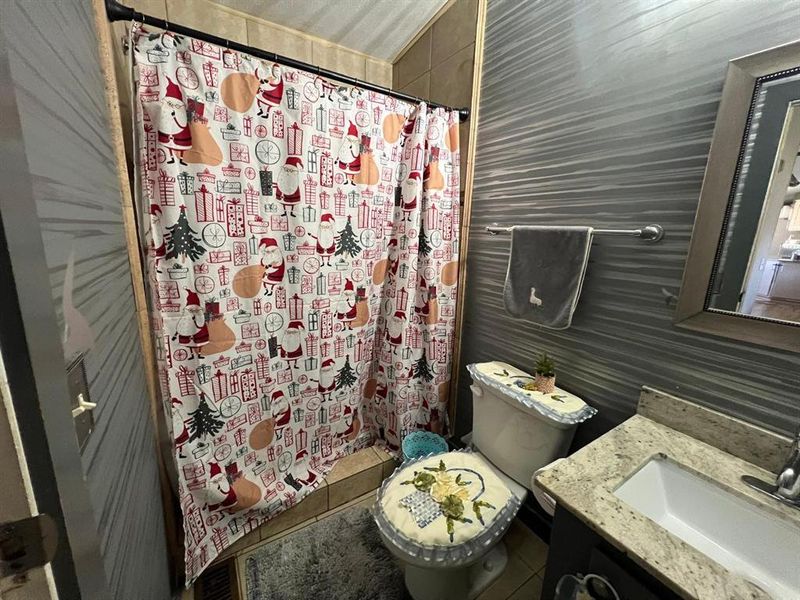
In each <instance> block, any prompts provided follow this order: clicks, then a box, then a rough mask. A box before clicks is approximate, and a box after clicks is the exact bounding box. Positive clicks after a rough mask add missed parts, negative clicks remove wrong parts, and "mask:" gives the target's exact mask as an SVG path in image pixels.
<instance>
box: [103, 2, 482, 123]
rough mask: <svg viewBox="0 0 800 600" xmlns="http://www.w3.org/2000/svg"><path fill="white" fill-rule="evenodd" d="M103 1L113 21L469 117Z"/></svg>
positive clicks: (466, 111) (465, 112) (461, 118)
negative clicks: (135, 24) (136, 23)
mask: <svg viewBox="0 0 800 600" xmlns="http://www.w3.org/2000/svg"><path fill="white" fill-rule="evenodd" d="M105 5H106V14H107V15H108V20H109V21H112V22H113V21H139V22H141V23H143V24H145V25H151V26H153V27H158V28H160V29H164V30H166V31H170V32H172V33H179V34H181V35H185V36H188V37H193V38H197V39H198V40H203V41H204V42H209V43H211V44H216V45H217V46H224V47H226V48H228V49H230V50H236V51H237V52H245V53H247V54H252V55H253V56H257V57H258V58H263V59H266V60H271V61H272V62H276V63H280V64H282V65H286V66H287V67H292V68H295V69H302V70H303V71H309V72H311V73H314V74H316V75H319V76H321V77H325V78H327V79H334V80H336V81H339V82H341V83H345V84H348V85H354V86H356V87H359V88H362V89H365V90H369V91H372V92H379V93H381V94H386V95H387V96H392V97H393V98H397V99H399V100H405V101H406V102H414V103H416V102H425V103H426V104H427V105H428V106H432V107H434V108H446V109H448V110H454V111H456V112H458V116H459V121H466V120H467V119H469V108H453V107H451V106H446V105H444V104H439V103H438V102H430V101H428V100H425V99H424V98H418V97H417V96H412V95H411V94H404V93H403V92H398V91H395V90H392V89H390V88H386V87H383V86H380V85H375V84H373V83H369V82H367V81H363V80H361V79H356V78H355V77H350V76H349V75H344V74H343V73H337V72H336V71H330V70H328V69H323V68H322V67H320V66H317V65H311V64H309V63H305V62H302V61H299V60H295V59H293V58H288V57H286V56H281V55H280V54H275V53H274V52H266V51H264V50H260V49H259V48H254V47H252V46H245V45H244V44H239V43H238V42H234V41H232V40H226V39H225V38H221V37H217V36H215V35H211V34H210V33H205V32H203V31H197V30H196V29H191V28H189V27H184V26H183V25H178V24H177V23H170V22H169V21H165V20H164V19H159V18H157V17H152V16H150V15H146V14H144V13H140V12H138V11H136V10H134V9H132V8H130V7H128V6H124V5H122V4H120V3H119V2H117V0H105Z"/></svg>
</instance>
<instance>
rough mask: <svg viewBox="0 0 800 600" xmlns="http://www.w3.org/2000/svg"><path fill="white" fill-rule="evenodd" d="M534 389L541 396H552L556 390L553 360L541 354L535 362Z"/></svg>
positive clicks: (545, 353) (545, 354)
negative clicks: (541, 394) (540, 393)
mask: <svg viewBox="0 0 800 600" xmlns="http://www.w3.org/2000/svg"><path fill="white" fill-rule="evenodd" d="M535 374H536V379H535V381H534V383H535V384H536V389H537V390H539V391H540V392H542V393H543V394H552V393H553V392H554V391H555V389H556V365H555V363H554V362H553V359H552V358H550V357H549V356H547V352H543V353H542V355H541V356H540V357H539V360H537V361H536V371H535Z"/></svg>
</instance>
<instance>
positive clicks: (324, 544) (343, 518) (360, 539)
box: [244, 506, 409, 600]
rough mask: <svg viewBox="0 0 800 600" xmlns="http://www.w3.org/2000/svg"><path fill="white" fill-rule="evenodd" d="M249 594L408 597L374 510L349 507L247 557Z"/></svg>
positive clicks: (301, 598)
mask: <svg viewBox="0 0 800 600" xmlns="http://www.w3.org/2000/svg"><path fill="white" fill-rule="evenodd" d="M244 569H245V598H246V599H247V600H309V599H314V600H317V599H319V600H323V599H324V600H350V599H352V600H367V599H369V600H407V599H408V598H409V596H408V595H407V592H406V591H405V585H404V584H403V572H402V571H401V570H400V568H399V566H398V565H397V563H396V562H395V560H394V558H393V557H392V555H391V554H390V553H389V551H388V550H387V549H386V547H385V546H384V545H383V542H381V538H380V535H379V533H378V528H377V526H376V525H375V521H373V519H372V515H371V514H370V512H369V510H367V509H366V508H363V507H361V506H354V507H352V508H347V509H344V510H342V511H340V512H338V513H334V514H333V515H331V516H329V517H326V518H324V519H321V520H320V521H317V522H316V523H313V524H312V525H309V526H308V527H304V528H303V529H300V530H298V531H295V532H294V533H290V534H289V535H286V536H284V537H282V538H280V539H278V540H275V541H274V542H271V543H269V544H266V545H264V546H261V547H259V548H257V549H255V550H253V551H252V552H251V553H250V554H248V555H246V556H245V557H244Z"/></svg>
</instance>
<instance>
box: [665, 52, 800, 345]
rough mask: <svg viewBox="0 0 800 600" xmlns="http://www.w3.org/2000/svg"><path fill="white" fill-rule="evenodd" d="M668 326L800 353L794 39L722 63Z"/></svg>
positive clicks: (799, 81)
mask: <svg viewBox="0 0 800 600" xmlns="http://www.w3.org/2000/svg"><path fill="white" fill-rule="evenodd" d="M675 324H676V325H678V326H679V327H686V328H689V329H694V330H698V331H703V332H706V333H711V334H714V335H719V336H723V337H729V338H735V339H739V340H743V341H747V342H752V343H756V344H762V345H765V346H771V347H774V348H782V349H785V350H792V351H795V352H798V351H800V42H794V43H792V44H787V45H785V46H779V47H777V48H772V49H770V50H766V51H764V52H759V53H757V54H752V55H749V56H745V57H742V58H737V59H735V60H732V61H730V63H729V64H728V72H727V75H726V78H725V86H724V88H723V91H722V99H721V101H720V107H719V112H718V113H717V120H716V125H715V126H714V136H713V139H712V142H711V150H710V152H709V157H708V164H707V165H706V172H705V177H704V179H703V187H702V190H701V193H700V204H699V206H698V209H697V216H696V218H695V223H694V229H693V231H692V240H691V243H690V246H689V255H688V257H687V261H686V268H685V269H684V274H683V283H682V285H681V292H680V296H679V298H678V306H677V309H676V313H675Z"/></svg>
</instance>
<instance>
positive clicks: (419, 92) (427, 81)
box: [400, 71, 431, 100]
mask: <svg viewBox="0 0 800 600" xmlns="http://www.w3.org/2000/svg"><path fill="white" fill-rule="evenodd" d="M400 90H401V91H403V92H405V93H406V94H411V95H412V96H417V97H418V98H423V99H426V100H427V99H429V98H430V95H431V74H430V71H428V72H426V73H423V74H422V75H420V76H419V77H417V78H416V79H415V80H414V81H412V82H411V83H409V84H408V85H406V86H404V87H402V88H400Z"/></svg>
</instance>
